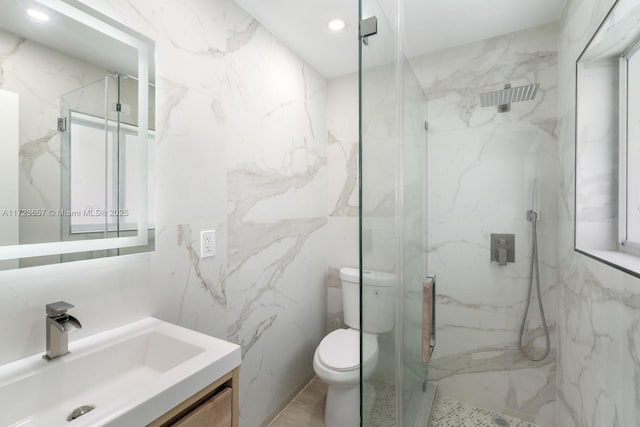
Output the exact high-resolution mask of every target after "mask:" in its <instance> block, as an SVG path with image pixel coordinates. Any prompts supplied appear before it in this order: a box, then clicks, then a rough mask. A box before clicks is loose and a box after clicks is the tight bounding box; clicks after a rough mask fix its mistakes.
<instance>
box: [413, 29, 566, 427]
mask: <svg viewBox="0 0 640 427" xmlns="http://www.w3.org/2000/svg"><path fill="white" fill-rule="evenodd" d="M557 37H558V29H557V25H556V24H550V25H545V26H541V27H536V28H533V29H529V30H525V31H520V32H516V33H512V34H507V35H504V36H500V37H496V38H493V39H489V40H485V41H482V42H477V43H472V44H468V45H465V46H460V47H455V48H451V49H446V50H443V51H440V52H435V53H432V54H428V55H425V56H421V57H418V58H414V59H412V60H411V62H412V64H413V68H414V70H415V71H416V73H417V75H418V79H419V80H420V82H421V84H422V86H423V88H424V89H425V92H426V94H427V99H428V117H429V133H428V189H429V191H428V201H427V207H428V218H429V221H428V263H429V271H430V272H434V273H436V274H437V278H438V282H437V292H438V298H437V305H438V307H437V315H438V322H437V324H438V341H437V345H436V350H435V354H434V358H433V360H432V362H431V365H430V369H429V378H430V380H432V381H437V383H438V387H439V390H440V391H442V393H443V394H445V395H448V396H451V397H454V398H456V399H459V400H462V401H464V402H468V403H471V404H474V405H477V406H480V407H484V408H487V409H491V410H495V411H498V412H501V413H505V414H508V415H514V416H517V417H518V418H523V419H527V420H531V421H535V422H536V423H539V424H541V425H544V426H553V425H555V372H556V359H555V347H556V344H555V341H556V338H555V326H556V318H557V315H556V313H557V299H558V287H557V280H558V279H557V274H558V271H557V270H558V265H557V253H556V237H555V236H556V233H557V228H556V223H557V222H556V218H557V167H556V164H557V136H556V111H557V109H556V84H557V83H556V82H557V67H556V60H557ZM534 82H538V83H540V88H539V91H538V94H537V96H536V98H535V100H533V101H530V102H521V103H516V104H513V105H512V106H511V111H510V112H508V113H503V114H500V113H498V112H497V108H496V107H490V108H480V99H479V96H480V93H482V92H486V91H492V90H496V89H501V88H503V85H504V84H506V83H511V84H512V85H513V86H519V85H523V84H529V83H534ZM534 179H537V180H538V184H539V187H540V191H539V203H538V204H537V205H538V206H537V207H536V208H537V209H539V211H540V222H539V227H538V228H539V229H538V239H539V240H538V247H539V257H540V273H541V285H542V292H543V301H544V307H545V310H546V316H547V320H548V323H549V326H550V329H551V332H552V347H553V348H552V349H551V353H550V354H549V356H548V357H547V358H546V359H545V360H544V361H542V362H537V363H536V362H530V361H528V360H527V359H525V358H524V357H523V356H522V355H521V354H520V352H519V350H518V346H517V341H518V331H519V327H520V322H521V316H522V313H523V310H524V304H525V300H526V293H527V286H528V276H529V263H530V254H531V224H530V223H528V222H527V221H526V217H525V212H526V210H527V209H530V206H531V192H532V186H533V181H534ZM491 233H514V234H515V236H516V237H515V239H516V241H515V243H516V262H515V263H514V264H508V265H507V266H505V267H500V266H498V265H497V263H493V264H491V263H490V262H489V258H490V254H489V246H490V234H491ZM529 314H530V318H529V319H530V320H529V321H528V324H527V330H528V331H529V332H528V333H527V334H526V335H525V337H526V343H527V346H531V343H533V347H534V348H535V351H538V352H540V351H541V350H540V349H541V348H544V335H543V330H542V327H541V323H540V316H539V314H538V310H537V299H536V298H535V297H534V298H533V299H532V304H531V307H530V309H529Z"/></svg>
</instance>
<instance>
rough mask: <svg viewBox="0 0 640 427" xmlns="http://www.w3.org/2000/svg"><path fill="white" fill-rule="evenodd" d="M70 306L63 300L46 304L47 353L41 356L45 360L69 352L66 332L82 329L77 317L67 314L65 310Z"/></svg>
mask: <svg viewBox="0 0 640 427" xmlns="http://www.w3.org/2000/svg"><path fill="white" fill-rule="evenodd" d="M70 308H73V305H71V304H69V303H68V302H64V301H58V302H54V303H51V304H47V306H46V311H47V317H46V322H47V323H46V329H47V353H46V354H45V355H44V356H42V357H43V358H44V359H46V360H53V359H57V358H59V357H62V356H65V355H67V354H69V335H68V333H69V332H71V331H75V330H76V329H82V325H81V324H80V322H79V321H78V319H76V318H75V317H73V316H71V315H70V314H67V310H69V309H70Z"/></svg>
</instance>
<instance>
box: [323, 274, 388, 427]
mask: <svg viewBox="0 0 640 427" xmlns="http://www.w3.org/2000/svg"><path fill="white" fill-rule="evenodd" d="M363 273H364V274H363V277H364V286H363V297H364V298H363V301H364V304H365V307H364V308H365V313H376V315H375V316H365V318H364V323H363V328H362V331H363V332H362V344H363V346H362V350H363V352H362V375H363V378H364V379H365V380H366V379H368V378H369V377H370V376H371V375H372V374H373V372H374V371H375V369H376V365H377V364H378V335H377V334H379V333H384V332H388V331H390V330H392V329H393V325H394V319H395V313H394V308H393V307H394V305H393V301H394V300H393V292H394V289H395V288H394V286H393V284H394V283H395V280H394V276H393V275H392V274H390V273H379V272H372V271H365V272H363ZM340 279H341V283H342V303H343V312H344V322H345V324H346V325H347V326H348V327H349V328H347V329H337V330H335V331H333V332H331V333H329V334H328V335H327V336H326V337H324V338H323V339H322V341H321V342H320V344H319V345H318V348H316V351H315V354H314V356H313V369H314V371H315V373H316V375H317V376H318V378H320V380H322V381H323V382H325V383H326V384H327V385H328V389H327V403H326V406H325V410H324V422H325V424H326V425H327V427H357V426H359V425H360V370H361V369H360V330H359V329H360V315H359V313H360V271H359V269H357V268H350V267H343V268H342V269H340ZM368 310H371V311H368Z"/></svg>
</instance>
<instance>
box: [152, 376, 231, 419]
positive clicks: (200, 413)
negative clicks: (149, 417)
mask: <svg viewBox="0 0 640 427" xmlns="http://www.w3.org/2000/svg"><path fill="white" fill-rule="evenodd" d="M239 375H240V370H239V368H236V369H234V370H233V371H231V372H229V373H228V374H226V375H224V376H223V377H222V378H220V379H219V380H217V381H215V382H214V383H212V384H210V385H209V386H207V387H205V388H204V389H202V390H200V391H199V392H198V393H196V394H194V395H193V396H191V397H190V398H189V399H187V400H185V401H184V402H182V403H180V404H179V405H178V406H176V407H175V408H173V409H171V410H170V411H168V412H167V413H165V414H164V415H162V416H161V417H159V418H158V419H156V420H155V421H153V422H152V423H151V424H149V425H148V426H147V427H238V403H239V394H238V391H239V379H240V377H239Z"/></svg>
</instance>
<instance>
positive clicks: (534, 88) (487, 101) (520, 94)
mask: <svg viewBox="0 0 640 427" xmlns="http://www.w3.org/2000/svg"><path fill="white" fill-rule="evenodd" d="M538 86H539V85H538V83H534V84H530V85H525V86H518V87H511V85H510V84H507V85H505V87H504V89H501V90H494V91H493V92H485V93H481V94H480V106H481V107H493V106H496V105H497V106H498V112H499V113H504V112H506V111H509V110H510V109H511V104H512V103H513V102H521V101H531V100H532V99H534V98H535V97H536V93H537V92H538Z"/></svg>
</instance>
